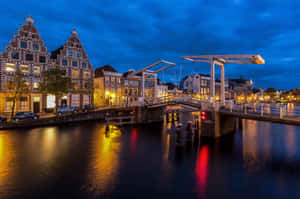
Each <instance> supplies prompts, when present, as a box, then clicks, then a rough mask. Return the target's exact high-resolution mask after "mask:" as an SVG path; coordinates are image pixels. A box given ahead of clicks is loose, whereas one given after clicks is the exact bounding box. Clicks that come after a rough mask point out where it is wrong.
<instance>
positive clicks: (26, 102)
mask: <svg viewBox="0 0 300 199" xmlns="http://www.w3.org/2000/svg"><path fill="white" fill-rule="evenodd" d="M0 59H1V68H0V76H1V81H0V89H1V90H0V112H11V107H12V93H11V92H10V91H8V90H7V82H9V81H10V80H11V78H12V77H13V74H14V72H15V71H16V70H17V69H20V71H21V72H22V73H24V75H25V78H24V80H25V81H26V82H27V83H28V85H29V89H30V92H29V93H28V94H27V95H24V96H21V97H20V98H19V99H17V101H16V106H15V109H16V110H15V111H32V112H35V113H38V112H41V111H42V110H43V108H44V107H45V106H46V96H44V95H42V94H41V93H40V92H39V82H40V74H41V72H42V71H44V70H47V69H48V68H51V67H53V64H52V63H51V60H50V55H49V53H48V52H47V48H46V47H45V46H44V41H43V40H41V35H40V34H39V33H38V32H37V28H36V27H34V20H33V19H32V18H31V16H29V17H28V18H26V24H24V25H21V29H20V30H18V34H17V35H14V37H13V40H11V41H10V42H9V46H6V47H5V51H4V52H2V54H1V58H0Z"/></svg>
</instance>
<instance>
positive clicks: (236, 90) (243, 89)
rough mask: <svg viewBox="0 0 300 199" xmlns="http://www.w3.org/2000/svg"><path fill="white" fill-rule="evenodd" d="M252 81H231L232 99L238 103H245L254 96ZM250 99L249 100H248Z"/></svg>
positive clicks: (241, 79) (240, 79)
mask: <svg viewBox="0 0 300 199" xmlns="http://www.w3.org/2000/svg"><path fill="white" fill-rule="evenodd" d="M252 85H253V83H252V81H251V80H250V81H248V80H246V79H243V78H239V79H230V80H229V92H230V98H231V99H234V100H236V101H237V102H245V101H247V100H249V96H251V94H252ZM247 98H248V99H247Z"/></svg>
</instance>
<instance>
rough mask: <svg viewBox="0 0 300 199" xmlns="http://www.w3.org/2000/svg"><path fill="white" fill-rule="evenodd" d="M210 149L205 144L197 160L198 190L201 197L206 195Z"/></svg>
mask: <svg viewBox="0 0 300 199" xmlns="http://www.w3.org/2000/svg"><path fill="white" fill-rule="evenodd" d="M208 161H209V149H208V146H203V147H202V148H201V150H200V152H199V155H198V159H197V162H196V171H195V172H196V183H197V188H196V190H197V191H198V193H199V198H203V197H205V193H206V186H207V174H208Z"/></svg>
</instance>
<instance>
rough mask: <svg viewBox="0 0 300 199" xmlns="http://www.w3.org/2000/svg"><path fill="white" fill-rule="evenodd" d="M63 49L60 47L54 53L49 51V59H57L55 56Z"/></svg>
mask: <svg viewBox="0 0 300 199" xmlns="http://www.w3.org/2000/svg"><path fill="white" fill-rule="evenodd" d="M63 48H64V46H63V45H62V46H60V47H59V48H57V49H56V50H54V51H51V55H50V58H51V59H56V58H57V55H59V54H60V51H61V50H62V49H63Z"/></svg>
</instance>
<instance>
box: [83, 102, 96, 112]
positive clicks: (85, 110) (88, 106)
mask: <svg viewBox="0 0 300 199" xmlns="http://www.w3.org/2000/svg"><path fill="white" fill-rule="evenodd" d="M96 109H98V107H97V106H95V105H91V104H88V105H85V106H84V107H83V109H82V111H83V112H88V111H93V110H96Z"/></svg>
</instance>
